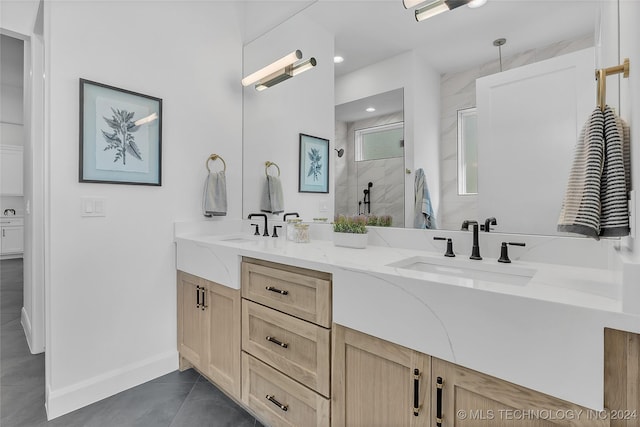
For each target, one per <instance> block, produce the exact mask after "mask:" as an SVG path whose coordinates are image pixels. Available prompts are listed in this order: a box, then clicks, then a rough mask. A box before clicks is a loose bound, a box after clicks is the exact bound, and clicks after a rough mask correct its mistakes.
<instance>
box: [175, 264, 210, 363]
mask: <svg viewBox="0 0 640 427" xmlns="http://www.w3.org/2000/svg"><path fill="white" fill-rule="evenodd" d="M202 282H203V280H202V279H200V278H199V277H196V276H193V275H191V274H188V273H185V272H182V271H178V351H179V352H180V358H181V363H180V367H181V369H184V368H186V367H188V366H185V365H184V364H183V363H182V362H183V359H184V360H186V361H187V362H188V363H190V364H192V365H193V366H194V367H195V368H197V369H198V370H199V371H200V372H204V369H205V368H206V363H207V361H206V356H207V353H206V349H207V346H208V342H207V341H208V339H207V338H208V336H207V334H206V330H205V328H206V325H207V313H208V311H207V310H205V305H204V303H205V302H206V301H203V300H204V291H203V289H204V286H203V283H202Z"/></svg>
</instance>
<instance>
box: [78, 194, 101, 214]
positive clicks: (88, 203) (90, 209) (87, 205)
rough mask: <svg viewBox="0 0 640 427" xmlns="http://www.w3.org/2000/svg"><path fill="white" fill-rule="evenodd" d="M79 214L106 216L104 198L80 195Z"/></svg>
mask: <svg viewBox="0 0 640 427" xmlns="http://www.w3.org/2000/svg"><path fill="white" fill-rule="evenodd" d="M80 216H83V217H100V216H106V199H104V198H103V197H82V198H81V199H80Z"/></svg>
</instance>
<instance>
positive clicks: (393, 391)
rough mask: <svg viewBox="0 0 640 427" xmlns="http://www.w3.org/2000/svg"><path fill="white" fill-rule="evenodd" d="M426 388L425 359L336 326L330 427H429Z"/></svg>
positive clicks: (428, 363)
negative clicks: (331, 426)
mask: <svg viewBox="0 0 640 427" xmlns="http://www.w3.org/2000/svg"><path fill="white" fill-rule="evenodd" d="M415 370H417V373H418V377H417V378H416V376H415ZM429 383H430V358H429V356H427V355H425V354H422V353H419V352H417V351H414V350H410V349H408V348H405V347H402V346H399V345H396V344H393V343H390V342H388V341H384V340H381V339H378V338H375V337H372V336H369V335H366V334H363V333H361V332H357V331H354V330H351V329H348V328H345V327H343V326H340V325H335V324H334V329H333V375H332V397H333V400H332V422H333V424H332V425H333V426H334V427H344V426H348V427H360V426H362V427H365V426H366V427H376V426H380V427H400V426H410V427H418V426H420V427H426V426H429V423H430V418H429V396H428V393H429ZM416 400H417V402H416ZM416 403H417V407H418V410H417V411H414V405H415V404H416Z"/></svg>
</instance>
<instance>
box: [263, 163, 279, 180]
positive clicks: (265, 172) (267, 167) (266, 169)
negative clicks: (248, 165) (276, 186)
mask: <svg viewBox="0 0 640 427" xmlns="http://www.w3.org/2000/svg"><path fill="white" fill-rule="evenodd" d="M270 166H275V167H276V169H278V176H280V167H279V166H278V165H276V164H275V163H273V162H270V161H268V160H267V161H266V162H264V174H265V175H266V176H269V167H270Z"/></svg>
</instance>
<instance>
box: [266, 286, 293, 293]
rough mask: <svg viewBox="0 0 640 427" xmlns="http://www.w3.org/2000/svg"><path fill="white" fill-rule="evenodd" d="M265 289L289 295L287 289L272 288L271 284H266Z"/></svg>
mask: <svg viewBox="0 0 640 427" xmlns="http://www.w3.org/2000/svg"><path fill="white" fill-rule="evenodd" d="M265 289H266V290H268V291H271V292H275V293H277V294H280V295H289V291H283V290H282V289H278V288H274V287H273V286H267V287H266V288H265Z"/></svg>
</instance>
